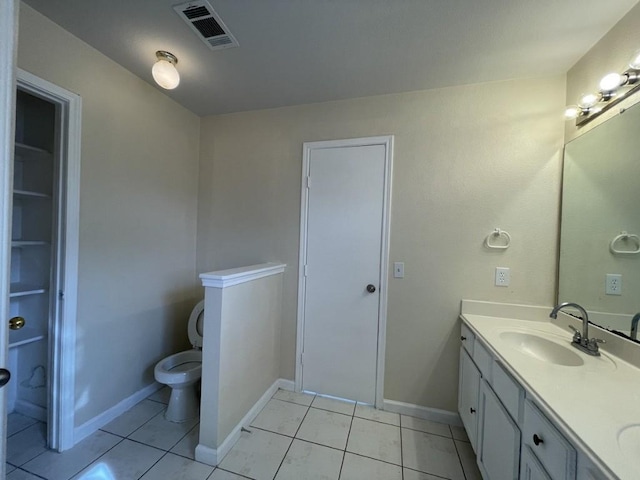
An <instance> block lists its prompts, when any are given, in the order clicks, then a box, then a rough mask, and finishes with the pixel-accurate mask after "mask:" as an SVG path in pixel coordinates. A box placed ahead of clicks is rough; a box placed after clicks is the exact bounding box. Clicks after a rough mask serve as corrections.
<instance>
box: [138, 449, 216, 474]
mask: <svg viewBox="0 0 640 480" xmlns="http://www.w3.org/2000/svg"><path fill="white" fill-rule="evenodd" d="M211 472H213V467H211V466H209V465H205V464H204V463H198V462H194V461H193V460H189V459H188V458H184V457H179V456H178V455H173V454H172V453H167V454H166V455H165V456H164V457H162V458H161V459H160V461H159V462H158V463H156V464H155V465H154V466H153V467H152V468H151V470H149V471H148V472H147V473H145V474H144V475H143V476H142V477H141V478H140V480H167V479H171V480H206V479H207V478H208V477H209V475H211Z"/></svg>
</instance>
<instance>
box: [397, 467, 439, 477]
mask: <svg viewBox="0 0 640 480" xmlns="http://www.w3.org/2000/svg"><path fill="white" fill-rule="evenodd" d="M405 468H406V469H407V470H411V471H412V472H418V473H422V474H424V475H430V476H432V477H435V478H442V480H451V479H450V478H449V477H442V476H440V475H436V474H435V473H429V472H423V471H422V470H416V469H415V468H409V467H402V469H403V470H404V469H405ZM403 475H404V472H403ZM403 478H404V477H403Z"/></svg>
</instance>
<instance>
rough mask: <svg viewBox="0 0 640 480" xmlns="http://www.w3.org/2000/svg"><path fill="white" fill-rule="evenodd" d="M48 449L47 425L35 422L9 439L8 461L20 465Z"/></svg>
mask: <svg viewBox="0 0 640 480" xmlns="http://www.w3.org/2000/svg"><path fill="white" fill-rule="evenodd" d="M46 451H47V426H46V425H45V424H44V423H42V422H38V423H34V424H33V425H31V426H30V427H27V428H26V429H24V430H22V431H21V432H19V433H16V434H15V435H13V436H12V437H11V438H9V439H7V462H9V463H11V464H12V465H15V466H17V467H19V466H20V465H23V464H25V463H27V462H28V461H29V460H31V459H33V458H36V457H37V456H38V455H40V454H41V453H43V452H46Z"/></svg>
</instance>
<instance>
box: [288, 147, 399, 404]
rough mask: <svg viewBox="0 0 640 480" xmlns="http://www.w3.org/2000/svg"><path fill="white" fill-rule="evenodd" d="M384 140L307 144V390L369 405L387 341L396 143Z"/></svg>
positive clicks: (304, 279)
mask: <svg viewBox="0 0 640 480" xmlns="http://www.w3.org/2000/svg"><path fill="white" fill-rule="evenodd" d="M385 140H386V141H385V142H380V141H379V140H377V141H376V139H369V140H368V139H360V140H355V141H346V142H314V143H313V144H306V145H305V152H306V155H305V166H304V167H305V176H306V177H307V180H306V182H305V183H306V185H305V187H306V188H305V191H304V192H303V209H305V207H306V212H305V213H306V219H305V220H306V222H305V221H303V226H302V228H303V229H304V232H303V235H302V237H303V239H304V240H303V242H304V245H303V248H302V251H303V254H304V255H305V256H304V257H303V261H302V262H301V263H303V267H302V269H301V273H302V275H301V282H302V283H303V286H302V288H301V291H302V293H303V295H302V298H301V299H300V300H301V303H302V305H301V307H302V311H301V313H302V317H303V326H302V331H303V336H302V346H301V353H302V355H301V365H300V373H301V387H302V389H303V390H307V391H312V392H317V393H322V394H327V395H333V396H337V397H341V398H348V399H351V400H358V401H361V402H367V403H371V404H373V403H376V400H377V397H376V394H377V387H378V383H379V381H381V379H380V380H379V377H378V371H379V368H378V367H379V364H380V363H381V362H379V359H380V358H381V357H380V355H379V354H380V353H381V352H379V345H380V344H383V343H384V342H383V341H381V338H380V336H379V333H382V332H381V330H382V328H381V322H380V319H381V313H382V311H383V308H381V307H384V306H385V304H384V302H381V299H382V298H383V297H384V290H383V289H381V287H384V284H385V281H386V268H383V266H386V263H387V260H386V258H387V255H386V250H387V248H386V233H387V228H386V225H387V224H388V223H387V218H386V217H387V211H388V210H387V202H388V180H389V178H388V177H389V172H390V148H391V142H390V138H385ZM305 200H306V201H305ZM303 215H304V214H303ZM381 292H382V295H381ZM382 336H384V335H382Z"/></svg>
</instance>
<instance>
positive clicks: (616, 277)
mask: <svg viewBox="0 0 640 480" xmlns="http://www.w3.org/2000/svg"><path fill="white" fill-rule="evenodd" d="M604 293H605V294H607V295H622V275H620V274H618V273H607V279H606V281H605V287H604Z"/></svg>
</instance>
